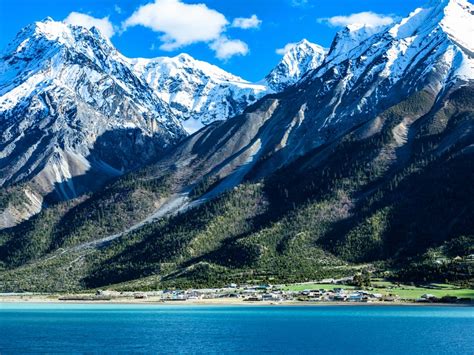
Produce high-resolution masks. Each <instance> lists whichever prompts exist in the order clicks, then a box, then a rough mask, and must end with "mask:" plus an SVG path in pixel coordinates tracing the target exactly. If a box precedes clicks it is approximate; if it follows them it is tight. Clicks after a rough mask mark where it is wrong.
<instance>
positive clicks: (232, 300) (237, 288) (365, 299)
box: [59, 283, 471, 304]
mask: <svg viewBox="0 0 474 355" xmlns="http://www.w3.org/2000/svg"><path fill="white" fill-rule="evenodd" d="M300 286H302V287H304V284H302V285H300ZM311 286H312V287H311V288H308V289H302V290H291V289H288V287H285V286H284V285H271V284H262V285H257V286H255V285H237V284H234V283H232V284H229V285H228V286H226V287H223V288H209V289H188V290H160V291H149V292H118V291H113V290H98V291H97V292H96V294H95V295H91V296H88V300H91V301H93V300H98V301H114V300H115V301H120V300H121V299H122V300H127V299H128V300H131V299H133V300H134V301H142V302H163V303H189V304H193V303H194V304H199V303H203V304H206V303H209V304H212V303H214V304H259V303H260V304H300V303H301V304H305V303H307V304H311V303H470V302H471V299H470V298H460V297H456V296H450V295H444V296H442V297H440V296H436V295H433V294H430V293H424V294H422V295H420V296H418V297H416V298H407V297H400V296H399V295H397V294H395V293H391V292H384V293H382V292H375V291H373V290H365V289H362V288H361V289H358V288H354V287H347V288H346V287H345V286H344V285H343V284H338V283H334V284H333V286H331V284H327V283H322V284H321V288H318V287H317V285H315V284H312V285H311ZM315 286H316V287H315ZM59 300H62V301H73V300H76V301H80V300H85V299H84V298H83V297H81V296H78V295H75V296H63V297H60V298H59Z"/></svg>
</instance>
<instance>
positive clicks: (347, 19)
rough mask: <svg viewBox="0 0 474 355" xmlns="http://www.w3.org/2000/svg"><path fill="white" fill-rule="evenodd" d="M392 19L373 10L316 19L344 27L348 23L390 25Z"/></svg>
mask: <svg viewBox="0 0 474 355" xmlns="http://www.w3.org/2000/svg"><path fill="white" fill-rule="evenodd" d="M393 21H394V19H393V18H392V17H391V16H388V15H381V14H376V13H375V12H371V11H367V12H359V13H356V14H351V15H348V16H334V17H329V18H321V19H318V22H320V23H326V24H328V25H330V26H334V27H344V26H348V25H355V24H358V25H365V26H368V27H379V26H385V25H390V24H391V23H393Z"/></svg>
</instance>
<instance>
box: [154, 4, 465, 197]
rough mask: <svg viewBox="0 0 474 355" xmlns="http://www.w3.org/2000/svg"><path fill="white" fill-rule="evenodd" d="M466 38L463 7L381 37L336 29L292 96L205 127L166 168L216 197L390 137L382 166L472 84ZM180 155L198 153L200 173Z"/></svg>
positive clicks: (434, 11)
mask: <svg viewBox="0 0 474 355" xmlns="http://www.w3.org/2000/svg"><path fill="white" fill-rule="evenodd" d="M371 31H373V34H370V32H371ZM354 32H355V33H354ZM472 34H474V5H472V4H470V3H469V2H467V1H465V0H442V1H434V2H431V3H430V4H429V5H428V6H426V7H425V8H420V9H417V10H415V11H414V12H412V13H411V14H410V15H409V16H408V17H406V18H404V19H402V20H401V21H400V22H398V23H396V24H394V25H391V26H389V27H386V28H382V29H365V28H362V27H360V26H352V27H349V28H347V29H344V30H343V31H342V32H341V33H339V34H338V36H336V38H335V40H334V43H333V45H332V46H331V51H330V52H329V54H328V56H327V58H326V59H325V60H324V62H323V63H322V64H321V65H320V66H319V67H318V68H316V69H315V70H313V71H311V72H310V73H308V74H307V75H305V76H304V77H303V78H302V80H301V81H300V82H298V83H297V84H296V85H295V86H294V87H293V90H288V91H285V92H282V93H280V94H277V95H272V96H269V97H266V98H263V99H261V100H260V101H259V102H257V103H256V104H255V105H253V106H252V110H247V111H246V112H245V114H244V115H243V116H242V117H238V118H235V119H231V120H227V121H226V122H223V123H222V124H220V125H217V126H211V127H208V128H206V129H205V130H203V131H202V132H201V134H200V135H196V136H195V137H194V139H190V140H187V141H186V142H185V144H182V145H180V146H179V148H178V149H177V150H176V155H175V156H172V157H171V158H170V160H169V161H168V162H169V163H170V164H179V166H180V168H181V169H183V170H184V169H186V166H187V165H188V164H192V165H189V166H188V168H189V169H191V170H190V171H196V170H199V171H202V172H203V173H204V174H206V178H207V179H209V177H212V176H215V177H217V178H218V179H219V180H220V181H222V182H221V183H220V184H219V185H217V186H216V187H215V193H214V195H215V194H216V193H217V192H221V191H223V190H225V189H228V188H231V187H233V186H236V185H237V184H239V183H240V182H241V181H242V180H243V179H244V178H245V177H246V176H247V177H248V176H252V177H263V176H266V175H268V174H271V173H272V172H274V171H275V170H276V169H278V168H280V167H282V166H284V165H287V164H290V163H291V162H293V161H294V160H295V159H297V158H298V157H301V156H303V155H306V154H308V153H309V152H312V151H315V149H319V152H320V155H319V156H318V157H317V158H315V160H314V161H321V160H324V159H325V158H326V157H327V155H328V154H329V152H330V150H331V147H332V144H336V143H335V142H339V141H340V140H343V139H344V137H346V136H347V135H349V134H354V135H355V137H359V138H357V139H367V138H369V137H372V136H374V135H377V134H380V132H382V130H389V131H390V132H391V133H390V134H391V135H393V137H394V138H393V142H392V143H390V144H391V145H390V146H389V147H388V148H387V149H386V151H383V152H380V159H381V160H384V159H387V160H390V159H391V158H390V157H393V156H394V154H395V151H396V150H397V149H399V148H401V147H403V146H404V145H408V146H409V144H410V141H411V140H413V139H414V137H417V135H422V134H426V132H424V131H423V132H421V131H420V132H418V131H416V129H417V128H416V124H415V123H416V122H417V120H419V119H422V118H423V119H424V120H425V121H426V120H432V121H433V122H437V123H436V125H435V124H434V123H433V124H432V125H433V127H435V128H436V130H438V131H439V130H444V129H446V127H447V126H446V122H442V121H443V120H442V117H443V116H442V115H441V116H439V117H438V116H436V117H430V116H429V115H428V114H429V112H431V110H433V112H437V110H439V109H440V108H442V107H443V105H444V103H445V102H446V100H448V98H449V97H450V95H451V94H452V93H454V92H457V90H459V89H460V88H462V87H466V86H469V87H472V86H473V80H474V58H473V57H474V56H473V53H474V41H473V38H474V36H472ZM338 48H339V49H340V48H344V50H339V49H338ZM416 95H421V96H422V97H425V98H426V99H425V100H421V99H420V98H416ZM400 112H401V113H400ZM382 114H383V115H382ZM446 114H447V113H446ZM381 115H382V116H381ZM399 115H402V118H400V117H399ZM427 125H428V124H427ZM435 128H432V129H433V130H434V129H435ZM355 130H356V131H357V132H355ZM392 130H393V131H392ZM223 132H225V134H224V135H223ZM228 132H232V134H229V133H228ZM466 134H467V133H466ZM202 137H206V139H203V138H202ZM360 137H363V138H360ZM213 139H215V142H214V143H213ZM350 139H351V140H354V139H355V138H354V137H350ZM217 142H218V143H219V144H217ZM214 146H216V147H217V148H216V149H213V148H212V147H214ZM324 147H326V148H324ZM186 152H192V154H199V156H200V159H199V161H200V166H196V165H195V161H196V160H194V159H193V160H192V159H189V157H188V155H187V154H188V153H186ZM191 162H192V163H191ZM387 164H388V163H387ZM164 165H165V166H166V162H165V163H164ZM163 169H164V168H163Z"/></svg>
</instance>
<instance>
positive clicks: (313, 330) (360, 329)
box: [0, 303, 474, 355]
mask: <svg viewBox="0 0 474 355" xmlns="http://www.w3.org/2000/svg"><path fill="white" fill-rule="evenodd" d="M132 352H136V353H155V354H156V353H160V354H162V353H166V354H189V353H204V354H208V353H215V354H233V353H244V354H252V353H275V354H309V353H311V354H313V353H321V354H469V355H472V354H474V308H468V307H438V306H434V307H431V306H424V307H415V306H388V307H383V306H376V307H374V306H347V307H346V306H316V307H304V306H302V307H299V306H294V307H284V306H282V307H280V306H270V307H260V306H255V307H254V306H233V307H230V306H161V305H160V306H148V305H99V304H87V305H66V304H47V305H45V304H18V303H15V304H5V303H4V304H0V354H2V355H4V354H23V353H68V354H70V353H114V354H116V353H132Z"/></svg>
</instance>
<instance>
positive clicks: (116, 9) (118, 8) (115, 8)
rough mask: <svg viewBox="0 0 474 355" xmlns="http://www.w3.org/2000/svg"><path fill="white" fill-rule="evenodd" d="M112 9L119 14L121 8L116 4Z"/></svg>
mask: <svg viewBox="0 0 474 355" xmlns="http://www.w3.org/2000/svg"><path fill="white" fill-rule="evenodd" d="M114 10H115V12H116V13H118V14H119V15H120V14H121V13H122V8H121V7H120V6H118V5H117V4H115V5H114Z"/></svg>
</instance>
